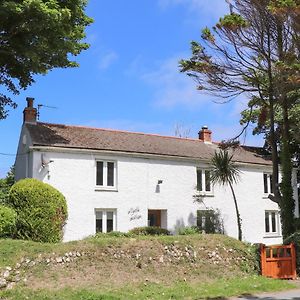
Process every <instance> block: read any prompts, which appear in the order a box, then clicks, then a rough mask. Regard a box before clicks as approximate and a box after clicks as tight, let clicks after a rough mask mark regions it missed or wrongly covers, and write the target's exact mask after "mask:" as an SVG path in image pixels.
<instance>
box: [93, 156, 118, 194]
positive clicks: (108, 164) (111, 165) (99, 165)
mask: <svg viewBox="0 0 300 300" xmlns="http://www.w3.org/2000/svg"><path fill="white" fill-rule="evenodd" d="M96 186H97V187H104V188H105V187H107V188H114V187H116V162H113V161H97V162H96Z"/></svg>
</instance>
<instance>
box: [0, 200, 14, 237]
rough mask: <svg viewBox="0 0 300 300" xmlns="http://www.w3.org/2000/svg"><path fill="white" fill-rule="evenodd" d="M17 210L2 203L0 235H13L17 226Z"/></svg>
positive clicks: (0, 208) (0, 206)
mask: <svg viewBox="0 0 300 300" xmlns="http://www.w3.org/2000/svg"><path fill="white" fill-rule="evenodd" d="M16 216H17V215H16V212H15V211H14V210H13V209H12V208H10V207H7V206H4V205H0V237H11V236H12V234H13V232H14V230H15V226H16Z"/></svg>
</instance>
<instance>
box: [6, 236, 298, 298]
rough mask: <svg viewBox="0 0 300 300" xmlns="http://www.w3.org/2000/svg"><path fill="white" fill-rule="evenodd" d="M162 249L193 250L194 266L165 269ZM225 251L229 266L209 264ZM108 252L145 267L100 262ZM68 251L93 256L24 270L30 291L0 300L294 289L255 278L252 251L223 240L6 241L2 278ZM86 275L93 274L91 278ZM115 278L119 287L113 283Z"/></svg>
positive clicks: (212, 294)
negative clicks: (23, 264) (24, 261)
mask: <svg viewBox="0 0 300 300" xmlns="http://www.w3.org/2000/svg"><path fill="white" fill-rule="evenodd" d="M166 245H176V246H177V247H179V248H180V247H181V249H184V247H185V246H187V245H190V246H192V247H194V249H196V250H197V253H198V254H197V260H196V261H194V262H190V261H188V260H184V259H183V260H181V261H180V262H176V261H173V262H172V263H169V262H168V260H167V259H166V262H165V263H163V264H160V263H158V257H160V255H161V254H162V253H164V252H163V251H164V250H163V249H164V247H165V246H166ZM224 247H226V248H227V249H230V248H231V249H234V252H235V254H234V253H230V254H228V253H227V255H228V256H232V257H231V258H232V260H230V264H229V265H221V264H220V265H215V264H212V263H211V262H209V261H208V258H207V254H206V251H215V250H216V249H217V248H219V249H220V251H221V250H222V249H224ZM107 249H109V251H121V250H124V251H125V252H126V251H130V253H131V255H133V257H134V256H135V254H136V253H142V259H141V261H142V264H143V267H142V268H141V269H139V268H137V267H136V265H135V264H136V260H135V259H134V258H133V259H132V257H131V256H129V258H122V259H114V258H113V256H112V255H110V254H105V256H104V257H103V256H102V254H103V252H105V253H109V251H106V250H107ZM70 251H81V252H82V251H85V252H86V253H87V252H88V253H90V254H91V256H87V257H83V258H82V259H78V260H76V262H74V263H72V264H70V265H68V266H67V267H61V266H52V267H51V266H48V267H47V266H45V265H44V264H39V265H36V266H35V267H33V268H29V269H26V268H25V269H24V270H23V271H24V272H25V273H26V272H27V273H26V277H27V275H28V277H27V278H29V280H28V285H23V284H18V286H16V287H15V288H14V289H12V290H8V291H1V292H0V299H1V300H2V299H5V300H24V299H30V300H54V299H55V300H101V299H108V300H109V299H120V300H121V299H126V300H127V299H133V300H135V299H136V300H140V299H189V300H191V299H215V298H220V299H221V298H222V297H223V298H225V297H230V296H237V295H242V294H256V293H259V292H265V291H279V290H284V289H289V288H293V285H292V284H291V283H289V282H288V281H279V280H271V279H266V278H263V277H260V276H256V275H255V274H256V272H257V269H256V268H255V266H256V256H255V255H254V254H253V249H252V248H251V247H250V246H249V245H248V244H245V243H241V242H239V241H237V240H235V239H232V238H229V237H226V236H224V235H186V236H155V237H153V236H129V237H122V236H121V237H117V236H111V235H99V236H97V237H92V238H88V239H85V240H83V241H78V242H70V243H60V244H46V243H35V242H30V241H20V240H11V239H5V240H0V253H1V255H0V272H1V269H2V268H4V267H6V266H12V267H13V266H14V265H15V264H16V263H17V262H20V260H21V258H22V257H26V258H30V259H35V258H37V257H38V255H39V254H42V255H43V256H45V257H49V256H54V257H56V256H59V255H63V254H64V253H65V252H70ZM52 253H55V254H54V255H53V254H52ZM222 255H226V253H225V254H224V253H223V254H222ZM150 256H151V257H152V258H153V257H156V261H155V262H151V263H149V262H148V258H149V257H150ZM238 256H244V257H246V258H247V259H245V260H243V261H240V263H239V264H237V261H236V260H235V258H236V257H238ZM225 258H226V256H225ZM145 264H147V266H146V265H145ZM89 272H92V273H91V274H92V276H90V277H88V276H89ZM119 274H121V275H120V276H119V278H117V280H118V281H116V280H114V279H116V277H118V275H119ZM115 276H116V277H115ZM86 277H88V280H87V279H86ZM23 278H24V277H23ZM74 278H75V281H74ZM34 283H36V285H35V286H34Z"/></svg>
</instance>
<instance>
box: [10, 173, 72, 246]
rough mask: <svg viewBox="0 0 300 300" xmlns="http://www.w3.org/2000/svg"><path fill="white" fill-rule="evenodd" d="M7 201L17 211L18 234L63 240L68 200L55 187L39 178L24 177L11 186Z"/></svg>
mask: <svg viewBox="0 0 300 300" xmlns="http://www.w3.org/2000/svg"><path fill="white" fill-rule="evenodd" d="M8 202H9V205H10V206H11V207H13V208H14V209H15V211H16V213H17V220H16V230H15V237H16V238H20V239H29V240H33V241H38V242H53V243H55V242H59V241H60V240H61V238H62V233H63V232H62V230H63V226H64V224H65V222H66V218H67V204H66V200H65V197H64V196H63V195H62V194H61V193H60V192H59V191H58V190H56V189H55V188H54V187H52V186H50V185H48V184H46V183H43V182H41V181H39V180H36V179H32V178H30V179H29V178H27V179H23V180H20V181H18V182H17V183H16V184H14V185H13V187H12V188H11V190H10V194H9V200H8Z"/></svg>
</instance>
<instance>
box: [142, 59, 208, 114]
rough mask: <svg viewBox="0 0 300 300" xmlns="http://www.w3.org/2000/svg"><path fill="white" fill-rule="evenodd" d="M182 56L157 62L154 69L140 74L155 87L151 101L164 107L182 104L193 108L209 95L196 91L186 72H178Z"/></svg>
mask: <svg viewBox="0 0 300 300" xmlns="http://www.w3.org/2000/svg"><path fill="white" fill-rule="evenodd" d="M182 57H184V56H183V55H176V56H175V57H173V58H170V59H167V60H165V61H161V62H160V63H158V64H157V65H158V67H157V69H156V70H153V71H149V72H147V73H144V74H142V75H141V78H142V79H143V80H144V81H145V82H146V83H147V84H149V85H151V86H153V88H154V89H155V93H154V99H153V102H154V104H155V105H157V106H159V107H164V108H172V107H175V106H179V105H180V106H184V107H187V108H191V109H192V108H195V107H200V106H203V105H205V104H206V103H208V102H209V101H210V100H211V97H210V96H208V95H204V94H202V93H200V92H199V91H197V89H196V83H195V82H194V81H193V80H192V79H191V78H188V76H187V75H186V74H183V73H180V72H179V67H178V61H179V60H180V59H181V58H182Z"/></svg>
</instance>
